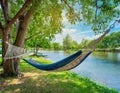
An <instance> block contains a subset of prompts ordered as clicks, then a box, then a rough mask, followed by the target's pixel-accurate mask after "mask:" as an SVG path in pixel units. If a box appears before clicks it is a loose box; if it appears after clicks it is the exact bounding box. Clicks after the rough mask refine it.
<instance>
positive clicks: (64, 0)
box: [61, 0, 72, 10]
mask: <svg viewBox="0 0 120 93" xmlns="http://www.w3.org/2000/svg"><path fill="white" fill-rule="evenodd" d="M61 1H63V2H64V3H65V4H66V5H67V6H68V8H69V9H70V10H71V9H72V7H71V6H70V5H69V4H68V3H67V1H66V0H61Z"/></svg>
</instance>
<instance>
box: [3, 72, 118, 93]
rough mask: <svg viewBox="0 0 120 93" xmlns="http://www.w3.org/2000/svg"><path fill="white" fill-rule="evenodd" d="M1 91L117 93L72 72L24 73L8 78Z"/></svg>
mask: <svg viewBox="0 0 120 93" xmlns="http://www.w3.org/2000/svg"><path fill="white" fill-rule="evenodd" d="M1 93H118V92H116V91H114V90H110V89H108V88H105V87H102V86H100V85H96V83H93V82H91V81H90V80H89V79H83V78H80V77H78V75H76V74H74V73H69V72H64V73H51V72H49V73H46V72H41V73H40V74H39V73H26V75H25V76H24V77H23V78H19V79H13V80H11V79H9V82H8V84H7V87H6V88H5V89H4V90H3V91H1Z"/></svg>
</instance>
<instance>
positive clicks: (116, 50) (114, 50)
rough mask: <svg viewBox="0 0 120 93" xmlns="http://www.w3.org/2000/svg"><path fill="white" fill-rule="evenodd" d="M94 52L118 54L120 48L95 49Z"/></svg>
mask: <svg viewBox="0 0 120 93" xmlns="http://www.w3.org/2000/svg"><path fill="white" fill-rule="evenodd" d="M95 51H96V52H120V48H112V49H109V48H108V49H107V48H106V49H95Z"/></svg>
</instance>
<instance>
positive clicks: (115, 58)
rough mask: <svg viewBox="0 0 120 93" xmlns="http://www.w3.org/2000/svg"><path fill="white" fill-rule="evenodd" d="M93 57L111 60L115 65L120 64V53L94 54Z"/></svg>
mask: <svg viewBox="0 0 120 93" xmlns="http://www.w3.org/2000/svg"><path fill="white" fill-rule="evenodd" d="M92 56H93V57H96V58H99V59H104V60H109V61H111V62H113V63H116V64H117V63H119V64H120V53H112V52H94V53H93V54H92Z"/></svg>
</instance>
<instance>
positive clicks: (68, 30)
mask: <svg viewBox="0 0 120 93" xmlns="http://www.w3.org/2000/svg"><path fill="white" fill-rule="evenodd" d="M119 8H120V7H119ZM113 22H114V21H113ZM113 22H111V24H112V23H113ZM63 23H64V25H65V27H64V28H63V29H62V33H60V34H57V35H56V36H55V39H54V40H53V42H59V43H60V44H62V41H63V38H64V37H65V36H66V35H67V34H69V35H70V36H71V37H72V39H73V40H75V41H77V42H78V43H80V42H81V41H82V39H89V40H92V39H94V38H97V37H98V36H100V35H95V34H94V32H93V31H92V29H91V27H90V26H86V25H85V24H84V23H83V22H80V23H78V24H75V25H71V24H70V23H69V22H68V20H67V18H65V17H64V18H63ZM117 31H120V23H117V24H116V26H115V27H114V28H113V29H112V30H111V31H110V33H112V32H117Z"/></svg>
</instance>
